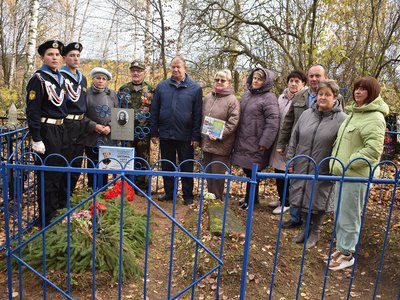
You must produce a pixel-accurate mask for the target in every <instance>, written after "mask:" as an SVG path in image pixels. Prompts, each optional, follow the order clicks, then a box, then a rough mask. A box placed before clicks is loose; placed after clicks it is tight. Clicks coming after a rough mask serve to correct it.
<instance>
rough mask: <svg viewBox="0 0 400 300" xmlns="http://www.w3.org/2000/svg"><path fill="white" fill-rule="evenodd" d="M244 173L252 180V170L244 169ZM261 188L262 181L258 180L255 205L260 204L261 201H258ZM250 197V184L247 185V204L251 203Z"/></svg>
mask: <svg viewBox="0 0 400 300" xmlns="http://www.w3.org/2000/svg"><path fill="white" fill-rule="evenodd" d="M243 172H244V174H245V175H246V177H248V178H251V169H245V168H243ZM259 187H260V180H257V184H256V190H255V193H254V203H255V204H258V203H260V200H259V199H258V189H259ZM249 197H250V183H247V184H246V196H245V198H244V201H245V202H246V203H249Z"/></svg>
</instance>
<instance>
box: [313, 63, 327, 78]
mask: <svg viewBox="0 0 400 300" xmlns="http://www.w3.org/2000/svg"><path fill="white" fill-rule="evenodd" d="M312 67H321V68H322V69H324V74H325V78H326V79H328V78H329V76H328V69H327V68H326V67H325V65H323V64H314V65H312V66H311V67H310V68H309V69H308V70H310V69H311V68H312Z"/></svg>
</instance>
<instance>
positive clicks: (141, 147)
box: [118, 60, 154, 188]
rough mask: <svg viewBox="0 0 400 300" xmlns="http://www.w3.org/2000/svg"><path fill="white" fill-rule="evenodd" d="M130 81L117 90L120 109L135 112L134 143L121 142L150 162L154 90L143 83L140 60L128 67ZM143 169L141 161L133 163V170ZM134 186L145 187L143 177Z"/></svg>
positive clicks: (144, 70)
mask: <svg viewBox="0 0 400 300" xmlns="http://www.w3.org/2000/svg"><path fill="white" fill-rule="evenodd" d="M129 70H130V73H131V78H132V81H131V82H128V83H126V84H124V85H122V86H121V87H120V88H119V90H118V98H119V102H120V107H123V108H133V109H134V110H135V138H134V141H132V142H131V141H129V142H128V141H126V142H123V143H122V144H123V146H127V147H134V148H135V157H141V158H143V159H145V160H146V161H147V162H150V134H149V133H150V131H149V125H150V108H151V101H152V100H153V92H154V88H153V86H151V85H150V84H148V83H147V82H145V81H144V77H145V75H146V66H145V65H144V64H143V62H142V61H140V60H134V61H133V62H132V63H131V65H130V68H129ZM141 167H145V165H144V164H143V162H142V161H140V160H136V161H135V168H137V169H140V168H141ZM136 184H137V185H138V186H139V187H140V188H145V187H146V185H147V184H146V178H145V177H144V176H137V177H136Z"/></svg>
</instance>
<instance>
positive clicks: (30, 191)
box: [0, 131, 400, 299]
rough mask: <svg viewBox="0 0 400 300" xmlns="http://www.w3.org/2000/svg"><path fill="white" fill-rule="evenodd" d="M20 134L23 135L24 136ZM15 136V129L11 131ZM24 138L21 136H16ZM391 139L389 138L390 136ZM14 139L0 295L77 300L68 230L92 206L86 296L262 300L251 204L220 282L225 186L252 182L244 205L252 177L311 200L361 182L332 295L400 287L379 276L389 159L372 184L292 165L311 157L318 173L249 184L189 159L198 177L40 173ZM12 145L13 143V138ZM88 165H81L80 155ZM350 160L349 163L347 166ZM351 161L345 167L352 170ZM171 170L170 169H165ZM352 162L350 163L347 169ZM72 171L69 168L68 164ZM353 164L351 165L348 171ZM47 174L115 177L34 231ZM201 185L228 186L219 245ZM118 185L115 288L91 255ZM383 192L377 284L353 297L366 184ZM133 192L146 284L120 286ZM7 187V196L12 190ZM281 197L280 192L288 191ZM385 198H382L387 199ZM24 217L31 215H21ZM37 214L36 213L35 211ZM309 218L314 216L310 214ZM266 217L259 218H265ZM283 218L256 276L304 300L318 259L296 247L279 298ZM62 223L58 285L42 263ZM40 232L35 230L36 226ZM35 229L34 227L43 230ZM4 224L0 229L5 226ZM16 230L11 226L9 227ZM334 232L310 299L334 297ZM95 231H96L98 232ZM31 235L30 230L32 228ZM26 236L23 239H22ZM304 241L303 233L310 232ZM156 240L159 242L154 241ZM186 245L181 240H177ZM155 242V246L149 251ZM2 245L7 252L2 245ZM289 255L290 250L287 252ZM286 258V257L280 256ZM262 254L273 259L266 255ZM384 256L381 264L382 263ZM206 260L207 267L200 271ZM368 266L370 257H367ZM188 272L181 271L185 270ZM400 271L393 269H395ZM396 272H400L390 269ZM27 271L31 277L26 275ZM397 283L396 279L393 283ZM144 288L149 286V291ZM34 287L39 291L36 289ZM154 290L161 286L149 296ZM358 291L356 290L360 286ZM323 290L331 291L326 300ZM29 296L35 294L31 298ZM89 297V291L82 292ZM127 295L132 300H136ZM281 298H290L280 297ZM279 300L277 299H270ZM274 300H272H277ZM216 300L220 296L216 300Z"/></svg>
mask: <svg viewBox="0 0 400 300" xmlns="http://www.w3.org/2000/svg"><path fill="white" fill-rule="evenodd" d="M22 132H24V133H22ZM10 134H11V132H10ZM19 134H21V135H19ZM391 134H394V133H391ZM12 135H14V136H20V138H19V139H15V145H16V146H15V148H16V149H17V151H14V152H12V153H14V158H13V159H12V156H13V155H8V154H7V158H8V159H5V160H4V161H3V162H2V166H1V172H2V179H3V201H4V203H3V205H2V208H1V209H2V210H1V213H2V215H4V229H5V234H6V243H5V249H4V250H5V260H6V265H7V266H6V270H7V272H6V274H7V280H6V285H4V291H0V296H2V297H4V298H8V299H13V298H15V297H17V298H19V299H31V298H43V299H47V298H49V299H59V298H65V299H79V298H82V297H83V296H82V291H79V289H78V290H77V289H76V286H75V285H74V284H76V283H74V281H76V279H75V278H74V269H72V268H71V265H72V264H73V259H74V249H73V247H72V244H71V237H72V236H73V235H74V234H75V233H74V232H72V231H71V228H73V226H74V225H73V222H76V220H75V219H74V217H73V215H74V214H76V213H78V212H79V210H80V209H81V208H83V207H84V206H88V204H89V203H91V204H92V205H93V207H94V209H93V211H92V213H93V215H92V216H91V217H90V218H91V219H90V223H91V226H90V227H88V234H90V236H91V243H90V245H89V247H88V251H89V253H90V256H91V257H90V259H91V269H90V270H89V271H87V272H86V273H85V278H86V281H88V282H89V284H88V285H87V286H86V289H85V291H86V292H85V293H84V295H85V296H84V297H85V298H91V299H97V298H98V297H99V295H101V293H106V296H107V297H111V298H113V299H125V298H127V299H178V298H179V299H199V298H200V299H201V298H202V297H204V292H203V289H204V285H206V284H209V283H210V282H211V285H212V286H213V287H212V288H210V289H209V290H208V291H209V292H208V293H209V295H208V296H211V295H212V297H213V298H215V299H219V298H220V294H221V293H222V290H224V291H225V293H228V292H226V288H227V286H230V287H235V288H236V290H234V291H232V293H233V294H234V295H235V296H232V295H231V294H230V296H229V297H238V298H240V299H258V297H259V295H258V294H257V295H255V294H254V291H253V289H254V288H255V286H257V285H260V283H257V282H254V281H252V280H251V278H249V269H251V268H252V267H253V266H252V260H253V253H254V251H255V249H254V248H252V246H251V245H252V239H251V238H252V234H253V232H254V230H255V228H253V224H254V218H255V215H256V214H257V207H255V205H254V202H253V201H250V203H249V207H248V210H247V211H246V212H244V213H243V212H240V213H239V212H238V214H239V217H240V216H242V219H243V220H244V222H245V230H246V231H245V236H244V239H243V247H242V250H241V251H242V256H241V258H240V265H241V268H240V270H239V272H238V273H240V274H238V276H236V277H235V279H236V281H235V282H234V283H230V285H227V283H225V281H226V280H225V278H226V276H227V274H229V273H228V272H227V270H225V269H224V268H225V266H226V265H227V264H228V261H227V260H226V259H229V258H226V257H225V256H224V255H225V253H226V244H227V240H226V239H227V238H229V237H227V236H226V235H225V230H226V220H227V214H228V209H229V208H232V207H236V203H232V202H233V199H235V197H234V196H233V195H232V194H231V187H232V184H233V183H237V184H241V183H246V184H247V183H249V184H250V186H251V187H250V199H253V198H254V194H255V187H256V183H257V180H269V179H274V178H283V179H285V190H286V189H287V186H288V180H310V181H312V182H313V184H312V186H313V190H312V192H311V195H313V194H314V186H315V182H317V181H336V182H337V183H336V184H340V186H342V184H343V182H363V183H365V184H366V185H367V193H366V197H365V201H364V204H363V209H362V221H361V230H360V234H359V237H358V243H357V248H356V252H355V255H354V257H355V263H354V265H353V266H352V268H351V271H350V273H349V276H348V278H346V279H343V278H342V279H343V280H342V281H346V282H345V283H343V284H344V287H342V288H341V289H340V290H338V291H336V292H337V294H333V297H335V296H338V295H340V297H343V298H345V299H350V298H353V297H360V296H361V298H363V299H370V298H371V299H376V298H383V299H385V298H386V299H393V298H398V297H400V285H398V286H396V284H395V283H394V284H392V283H390V282H389V280H388V279H387V278H388V277H387V274H386V273H385V267H387V266H389V270H392V269H393V268H392V269H391V268H390V267H393V266H391V264H393V262H392V261H391V260H390V259H392V258H393V256H391V253H390V252H389V253H387V251H386V250H387V247H388V245H389V240H390V239H393V237H394V238H398V236H399V235H398V234H397V235H394V236H393V231H395V230H398V229H396V227H394V226H393V222H392V217H393V215H394V213H395V212H397V214H398V210H399V207H398V205H396V201H398V200H397V198H396V197H397V183H398V181H399V170H398V167H397V165H396V164H395V163H393V162H390V161H382V162H381V163H380V166H381V169H382V170H383V171H382V173H381V177H380V178H373V176H372V175H371V176H370V177H369V178H352V177H345V176H342V177H335V176H327V175H321V174H318V170H319V167H320V166H321V164H323V163H327V161H328V160H329V159H334V158H327V159H325V160H324V161H322V162H320V163H319V164H316V163H315V162H314V161H313V160H312V159H311V158H309V157H305V156H302V157H295V158H293V160H291V162H289V165H290V164H291V163H292V162H293V161H294V160H296V159H307V160H310V161H311V163H312V164H313V165H314V169H315V172H314V173H315V174H308V175H305V174H302V175H301V174H289V173H288V172H286V173H285V174H275V173H267V172H258V170H257V168H256V167H254V168H253V170H252V177H251V178H245V177H242V176H236V175H234V174H233V173H232V172H231V170H230V169H229V168H228V167H227V173H226V174H223V175H222V174H220V175H217V174H209V173H207V172H206V170H207V168H208V167H209V166H205V167H203V166H202V165H201V164H200V163H199V162H197V161H191V162H193V163H194V164H196V165H197V167H198V169H199V171H198V172H196V173H186V172H180V167H181V166H182V164H184V163H187V162H182V163H181V164H180V165H178V166H176V167H175V171H174V172H163V171H160V170H159V165H160V163H161V161H157V162H155V163H154V164H153V165H149V164H148V163H147V162H145V161H143V160H141V159H140V158H136V159H134V160H135V162H136V161H138V162H140V163H141V164H142V165H143V166H145V167H144V168H142V169H141V170H127V169H124V166H121V169H119V170H100V169H97V168H72V167H70V164H68V163H67V162H66V166H64V167H54V166H46V165H33V164H32V162H33V157H34V156H35V154H34V153H32V152H28V151H26V149H27V148H26V147H27V146H28V145H29V142H28V141H27V139H26V131H21V133H18V134H17V133H16V132H14V133H12ZM10 141H11V140H10ZM85 159H86V158H85ZM353 162H354V161H353ZM353 162H351V163H353ZM170 163H171V164H172V162H170ZM351 163H350V164H351ZM71 164H72V162H71ZM350 164H349V165H350ZM348 168H349V166H343V169H344V170H347V169H348ZM370 169H371V172H370V173H371V174H373V171H374V169H373V168H372V167H371V168H370ZM45 172H64V173H67V175H68V176H67V185H68V186H70V181H71V174H72V173H82V174H87V173H92V174H94V176H95V177H101V175H103V174H110V175H112V177H113V178H112V179H111V181H110V182H108V183H105V185H104V186H100V187H99V189H97V190H96V191H95V192H91V193H89V195H88V196H86V197H84V198H82V199H80V201H78V203H77V204H76V205H71V193H70V192H69V193H68V201H67V208H66V210H64V211H62V212H61V214H60V215H58V216H57V217H56V218H55V219H54V220H53V221H52V223H51V224H50V225H48V226H47V227H46V226H44V224H41V225H42V228H40V226H39V227H37V226H36V227H35V228H34V229H32V225H34V223H35V220H36V219H37V217H38V209H37V207H38V206H37V203H36V200H37V197H39V196H38V195H39V194H38V193H37V191H36V185H37V177H38V176H41V177H42V182H43V179H44V173H45ZM141 175H142V176H147V177H148V189H147V190H146V191H144V190H140V189H139V188H138V187H137V186H136V185H135V181H134V178H135V176H141ZM161 176H172V177H173V178H174V197H173V200H172V202H171V203H169V204H168V205H167V206H165V205H164V204H163V205H161V204H160V203H159V202H157V201H155V200H153V198H154V197H153V196H154V193H153V190H152V186H153V185H152V183H153V182H154V181H155V180H156V179H157V178H159V177H161ZM182 177H190V178H193V179H195V180H196V181H197V183H198V184H197V188H198V191H199V192H198V195H197V196H196V205H195V208H189V210H191V211H192V214H193V215H192V218H194V219H195V220H196V221H195V222H194V225H193V227H190V228H189V227H187V225H186V222H183V221H182V220H181V219H180V217H181V216H180V212H181V211H182V206H181V205H180V204H179V199H178V197H177V194H178V183H179V180H180V178H182ZM207 178H216V179H222V180H226V194H225V199H224V201H223V215H222V220H221V236H220V237H216V238H215V239H217V241H218V243H217V245H218V247H215V245H213V246H210V245H209V244H208V243H207V242H208V241H206V240H204V235H205V233H207V234H208V232H207V229H206V228H204V224H205V222H206V220H205V219H206V214H205V205H206V203H207V202H206V201H205V199H204V194H205V192H204V191H205V188H206V179H207ZM118 181H120V182H121V186H122V188H121V190H120V198H119V200H118V201H120V204H119V209H120V210H119V213H120V215H119V218H118V220H119V221H118V222H117V223H116V224H114V226H116V227H117V230H118V239H117V240H115V244H114V247H115V248H113V249H115V252H116V253H118V255H117V257H118V260H117V263H116V266H117V267H116V268H115V272H116V280H115V285H114V287H113V288H106V289H105V290H106V291H105V290H104V287H102V284H101V274H100V273H99V272H98V271H97V268H98V263H97V262H96V255H97V253H98V249H99V248H100V247H101V246H100V245H101V235H102V234H104V233H103V232H102V231H101V230H99V228H97V226H98V219H99V218H101V210H98V209H97V203H100V202H101V200H100V199H101V195H102V194H103V193H104V192H106V191H107V190H109V189H110V188H111V187H113V186H115V184H116V183H117V182H118ZM373 184H374V185H375V186H380V191H382V187H385V190H386V191H389V199H388V205H387V206H382V208H381V209H387V221H385V226H384V227H385V228H384V230H383V231H382V233H381V236H379V237H378V236H376V238H377V239H379V240H381V244H380V245H379V247H380V249H381V251H380V252H379V254H378V258H377V259H376V260H375V261H376V262H377V265H376V267H375V268H373V270H374V272H373V273H374V274H369V278H373V280H372V281H373V282H371V284H370V285H371V290H369V291H364V292H362V294H361V295H360V294H357V292H355V291H356V290H357V289H355V284H354V281H355V280H356V279H357V278H359V277H362V276H364V275H362V274H360V272H357V271H358V268H361V267H362V265H359V257H360V256H359V255H360V251H361V252H362V251H363V250H364V249H363V248H362V247H360V245H361V241H362V238H363V230H364V228H365V221H366V218H367V216H368V211H367V206H368V201H369V196H370V195H371V193H370V191H371V189H372V185H373ZM129 187H131V188H134V189H135V190H136V192H137V194H138V195H140V196H142V199H143V200H142V204H141V205H142V207H141V210H142V211H143V212H144V215H145V216H146V218H145V244H144V250H143V251H144V252H143V255H141V256H140V259H141V263H140V266H141V270H142V271H141V274H142V277H140V278H139V279H137V278H136V279H132V280H131V281H125V279H124V274H125V273H124V272H125V271H126V270H125V271H124V269H123V263H124V256H125V255H127V254H126V252H124V240H125V239H127V238H128V237H127V236H126V234H125V231H124V230H125V227H124V226H125V224H124V209H125V198H126V194H125V192H124V191H125V190H126V189H129ZM11 189H12V191H13V192H11ZM284 194H286V193H285V192H284ZM383 196H384V195H382V193H381V194H380V195H379V197H380V198H381V197H383ZM40 201H42V202H43V201H44V196H43V195H42V197H41V199H40ZM285 201H287V199H283V202H285ZM309 201H310V202H309V204H310V205H309V207H310V209H311V203H312V201H313V196H311V197H310V199H309ZM341 201H342V199H341V192H340V193H339V201H338V205H337V208H336V214H337V213H338V211H339V208H340V204H341ZM131 205H132V206H133V207H136V205H139V202H138V203H136V202H135V201H133V202H132V204H131ZM232 209H233V211H234V212H237V209H236V208H232ZM27 211H29V213H27ZM32 211H33V214H32V213H31V212H32ZM309 212H310V211H309ZM264 213H265V212H264ZM154 214H160V215H161V216H162V218H163V219H165V222H164V224H163V226H167V225H166V224H168V230H167V234H166V235H164V236H163V237H162V241H161V242H160V241H158V242H157V243H156V242H155V241H151V239H152V238H153V237H155V236H154V234H158V229H157V224H153V221H152V219H151V216H152V215H154ZM283 217H284V215H283V214H281V215H280V217H279V220H278V224H276V227H275V228H273V230H276V238H275V247H274V249H273V250H271V251H270V252H271V253H272V263H270V264H266V265H264V266H263V268H262V269H263V270H264V272H263V273H262V275H260V276H261V277H262V279H263V282H264V289H263V295H262V298H268V299H275V298H277V297H282V296H283V297H289V298H290V299H292V298H295V299H300V298H302V297H304V295H305V294H304V293H303V290H304V289H305V288H304V281H305V278H306V277H307V276H308V273H307V268H308V267H309V266H308V265H307V264H308V263H309V262H310V261H311V260H315V253H314V252H312V251H313V250H315V251H316V250H317V249H313V250H312V251H310V250H307V249H306V242H307V239H306V240H305V242H304V243H303V245H302V249H301V256H300V257H297V259H296V260H294V261H296V262H297V263H298V267H299V271H298V275H297V276H296V277H297V283H296V284H294V285H291V286H288V287H286V288H285V292H282V290H281V289H279V287H278V286H277V285H276V282H277V280H278V279H279V277H280V276H281V277H282V276H283V275H282V271H281V272H279V269H283V271H284V270H285V264H282V260H283V259H284V257H282V255H281V253H282V251H283V250H284V248H285V247H288V243H287V241H286V239H285V238H284V234H283V230H282V223H283ZM60 224H64V225H63V226H64V227H63V228H65V234H66V236H67V239H66V244H65V246H64V249H65V256H64V257H60V259H62V260H64V261H65V264H66V267H65V269H64V271H63V272H61V275H59V276H62V278H63V279H65V280H63V281H62V282H56V281H55V279H56V278H57V276H55V275H54V274H55V273H54V271H53V270H52V269H51V268H48V267H47V261H48V260H49V258H48V257H47V252H46V250H47V247H46V246H47V245H46V241H49V240H50V239H51V238H54V236H53V237H52V228H53V229H54V228H56V227H57V226H59V225H60ZM36 225H37V223H36ZM39 225H40V224H39ZM1 226H2V227H3V224H1ZM14 227H15V228H14ZM332 227H333V228H332V233H331V238H330V243H329V249H328V251H327V252H326V254H327V255H328V261H327V263H325V264H324V271H323V272H322V273H321V274H319V276H320V279H322V283H321V287H320V289H319V290H318V291H314V293H313V295H312V296H309V295H308V297H309V299H318V298H320V299H325V298H327V299H331V298H330V297H332V286H331V285H330V279H331V278H332V277H334V278H336V280H337V276H338V275H337V273H335V272H332V271H330V270H329V268H328V267H327V266H328V264H329V257H330V254H331V253H332V252H333V245H334V237H335V228H336V220H335V221H334V222H333V224H332ZM100 229H101V228H100ZM28 230H29V231H28ZM309 230H310V214H308V218H307V222H306V232H309ZM28 232H29V234H28ZM306 236H308V234H306ZM38 239H41V244H42V253H41V259H40V262H39V267H33V266H32V263H31V262H30V261H29V260H26V255H25V252H24V251H25V250H26V249H27V248H29V247H31V245H32V244H33V243H34V241H35V240H36V241H37V240H38ZM155 240H157V239H156V238H155ZM183 241H184V242H183ZM396 242H397V245H398V244H399V243H400V241H399V240H395V241H394V243H396ZM182 243H183V244H188V245H190V246H191V247H189V248H190V249H191V251H187V253H186V256H185V258H186V259H189V258H190V259H191V262H190V263H189V264H188V265H185V266H183V267H182V266H179V271H180V272H181V273H180V274H182V272H184V273H186V274H190V276H189V275H188V276H187V278H189V279H187V280H181V277H179V276H178V275H179V274H177V270H176V268H177V267H178V264H177V261H179V260H180V259H181V258H182V257H181V255H183V254H182V252H179V250H180V248H181V247H182ZM153 245H154V246H153ZM152 246H153V247H159V246H164V248H163V249H164V250H165V252H163V254H164V256H162V257H152V254H153V251H154V248H152ZM3 247H4V246H3ZM292 250H293V249H292ZM294 250H299V249H298V248H294ZM284 253H287V252H284ZM265 255H266V256H267V255H269V254H267V253H265ZM388 255H390V256H389V258H387V256H388ZM205 261H207V264H205ZM210 261H211V262H213V265H212V266H211V267H209V268H208V269H205V270H203V271H202V272H199V269H200V266H201V265H207V266H208V265H209V262H210ZM370 261H371V263H372V261H373V260H372V258H371V260H370ZM184 267H186V268H184ZM397 267H398V266H397ZM394 269H396V267H395V266H394ZM27 274H29V275H27ZM382 275H384V276H385V280H384V281H383V282H382ZM157 278H164V279H165V281H163V283H164V284H162V285H161V284H160V285H157V284H156V285H154V280H156V281H157ZM209 278H213V280H212V281H211V280H209ZM396 278H398V277H396ZM33 282H37V283H38V284H37V285H36V287H35V288H32V283H33ZM132 282H133V283H134V284H133V285H137V286H139V287H140V288H137V289H134V290H132V289H131V287H130V286H131V284H130V283H132ZM150 283H152V285H151V286H150ZM38 285H39V287H38ZM155 287H157V289H156V290H155ZM357 287H358V286H357ZM328 291H329V293H328ZM32 292H34V293H36V294H32ZM88 293H90V294H89V295H88ZM132 293H133V294H132ZM282 293H286V294H283V295H282ZM275 295H276V296H275ZM273 297H275V298H273ZM0 298H1V297H0ZM221 298H222V296H221Z"/></svg>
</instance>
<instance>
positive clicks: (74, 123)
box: [59, 119, 86, 207]
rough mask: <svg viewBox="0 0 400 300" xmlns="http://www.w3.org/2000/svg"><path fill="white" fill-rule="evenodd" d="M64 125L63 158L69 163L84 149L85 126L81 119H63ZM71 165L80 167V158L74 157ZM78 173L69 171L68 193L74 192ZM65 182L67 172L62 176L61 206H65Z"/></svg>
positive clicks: (81, 153)
mask: <svg viewBox="0 0 400 300" xmlns="http://www.w3.org/2000/svg"><path fill="white" fill-rule="evenodd" d="M64 126H65V134H66V136H67V139H66V140H67V149H66V154H65V158H66V159H67V161H68V162H69V163H71V161H72V160H73V159H74V158H75V157H78V156H82V155H83V151H84V150H85V145H84V135H85V129H86V128H85V124H84V122H83V120H82V121H78V120H68V119H65V121H64ZM71 166H72V167H74V168H80V167H81V166H82V159H81V158H80V159H75V160H74V162H73V163H72V164H71ZM80 175H81V173H76V172H71V186H70V195H71V194H72V193H73V192H74V190H75V187H76V183H77V182H78V179H79V176H80ZM67 184H68V173H64V174H63V176H62V184H61V188H60V195H59V198H60V203H61V204H62V207H67Z"/></svg>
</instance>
